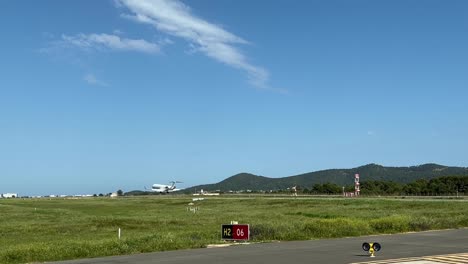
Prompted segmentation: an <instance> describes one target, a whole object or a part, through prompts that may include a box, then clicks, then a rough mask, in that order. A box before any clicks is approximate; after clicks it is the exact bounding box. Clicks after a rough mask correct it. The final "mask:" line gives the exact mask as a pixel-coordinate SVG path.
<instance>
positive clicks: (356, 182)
mask: <svg viewBox="0 0 468 264" xmlns="http://www.w3.org/2000/svg"><path fill="white" fill-rule="evenodd" d="M360 191H361V190H360V189H359V174H358V173H356V174H354V195H355V196H359V192H360Z"/></svg>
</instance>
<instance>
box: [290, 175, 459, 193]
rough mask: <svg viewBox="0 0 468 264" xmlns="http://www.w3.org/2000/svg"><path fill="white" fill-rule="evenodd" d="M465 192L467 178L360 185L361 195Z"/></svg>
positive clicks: (323, 189) (322, 189)
mask: <svg viewBox="0 0 468 264" xmlns="http://www.w3.org/2000/svg"><path fill="white" fill-rule="evenodd" d="M298 191H299V192H301V193H304V194H341V193H342V192H343V187H342V186H338V185H337V184H334V183H324V184H315V185H313V186H312V188H310V189H308V188H303V189H299V190H298ZM345 191H346V192H352V191H354V186H353V185H348V186H345ZM467 192H468V176H445V177H439V178H434V179H431V180H426V179H420V180H417V181H414V182H411V183H407V184H404V183H398V182H393V181H364V182H362V183H361V194H362V195H457V194H460V195H462V194H465V193H467Z"/></svg>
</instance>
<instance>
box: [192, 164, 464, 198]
mask: <svg viewBox="0 0 468 264" xmlns="http://www.w3.org/2000/svg"><path fill="white" fill-rule="evenodd" d="M356 173H359V175H360V180H361V182H364V181H369V180H378V181H394V182H399V183H408V182H413V181H415V180H418V179H432V178H436V177H441V176H468V168H465V167H448V166H443V165H438V164H433V163H430V164H424V165H419V166H411V167H384V166H381V165H378V164H368V165H365V166H361V167H357V168H353V169H330V170H322V171H316V172H309V173H304V174H300V175H295V176H289V177H284V178H269V177H265V176H258V175H254V174H250V173H239V174H236V175H234V176H231V177H229V178H227V179H225V180H223V181H221V182H218V183H215V184H205V185H198V186H193V187H190V188H187V189H184V192H186V193H190V192H195V191H200V190H201V189H203V190H204V191H216V190H220V191H223V192H227V191H240V190H252V191H259V190H263V191H268V190H280V189H286V188H289V187H292V186H296V185H297V186H301V187H302V188H310V187H312V186H313V185H314V184H316V183H327V182H330V183H335V184H338V185H339V186H345V185H352V184H353V182H354V174H356Z"/></svg>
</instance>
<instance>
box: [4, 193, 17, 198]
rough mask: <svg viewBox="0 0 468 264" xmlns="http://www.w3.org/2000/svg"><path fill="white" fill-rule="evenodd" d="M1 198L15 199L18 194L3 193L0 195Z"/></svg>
mask: <svg viewBox="0 0 468 264" xmlns="http://www.w3.org/2000/svg"><path fill="white" fill-rule="evenodd" d="M1 197H2V198H17V197H18V194H17V193H3V194H1Z"/></svg>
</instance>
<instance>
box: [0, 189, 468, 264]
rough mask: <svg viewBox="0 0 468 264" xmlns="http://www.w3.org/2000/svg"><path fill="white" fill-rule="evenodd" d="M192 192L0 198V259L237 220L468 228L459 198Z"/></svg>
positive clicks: (213, 227)
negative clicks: (195, 197)
mask: <svg viewBox="0 0 468 264" xmlns="http://www.w3.org/2000/svg"><path fill="white" fill-rule="evenodd" d="M191 198H192V197H189V196H187V197H170V196H162V197H142V198H123V199H106V198H92V199H76V200H66V199H51V200H47V199H36V200H34V199H28V200H20V199H12V200H0V214H1V217H0V263H25V262H36V261H52V260H65V259H76V258H85V257H97V256H109V255H119V254H133V253H140V252H153V251H163V250H175V249H186V248H201V247H205V246H206V245H207V244H212V243H221V240H220V236H221V228H220V227H221V224H226V223H230V221H231V220H235V221H239V223H247V224H250V226H251V239H252V240H253V241H270V240H304V239H319V238H337V237H348V236H360V235H369V234H383V233H400V232H407V231H423V230H431V229H445V228H459V227H468V202H467V201H458V200H440V199H439V200H402V199H375V198H373V199H372V198H369V199H368V198H362V199H361V198H360V199H339V198H335V199H323V198H322V199H320V198H319V199H290V198H286V199H276V198H262V197H255V198H239V197H230V198H223V197H219V198H218V197H208V198H206V199H205V200H204V201H200V202H196V203H197V206H198V207H199V209H200V210H199V211H198V212H197V213H192V212H190V211H187V207H188V205H187V204H188V203H189V202H191ZM118 228H121V229H122V238H121V239H120V240H119V239H118V238H117V230H118Z"/></svg>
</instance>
